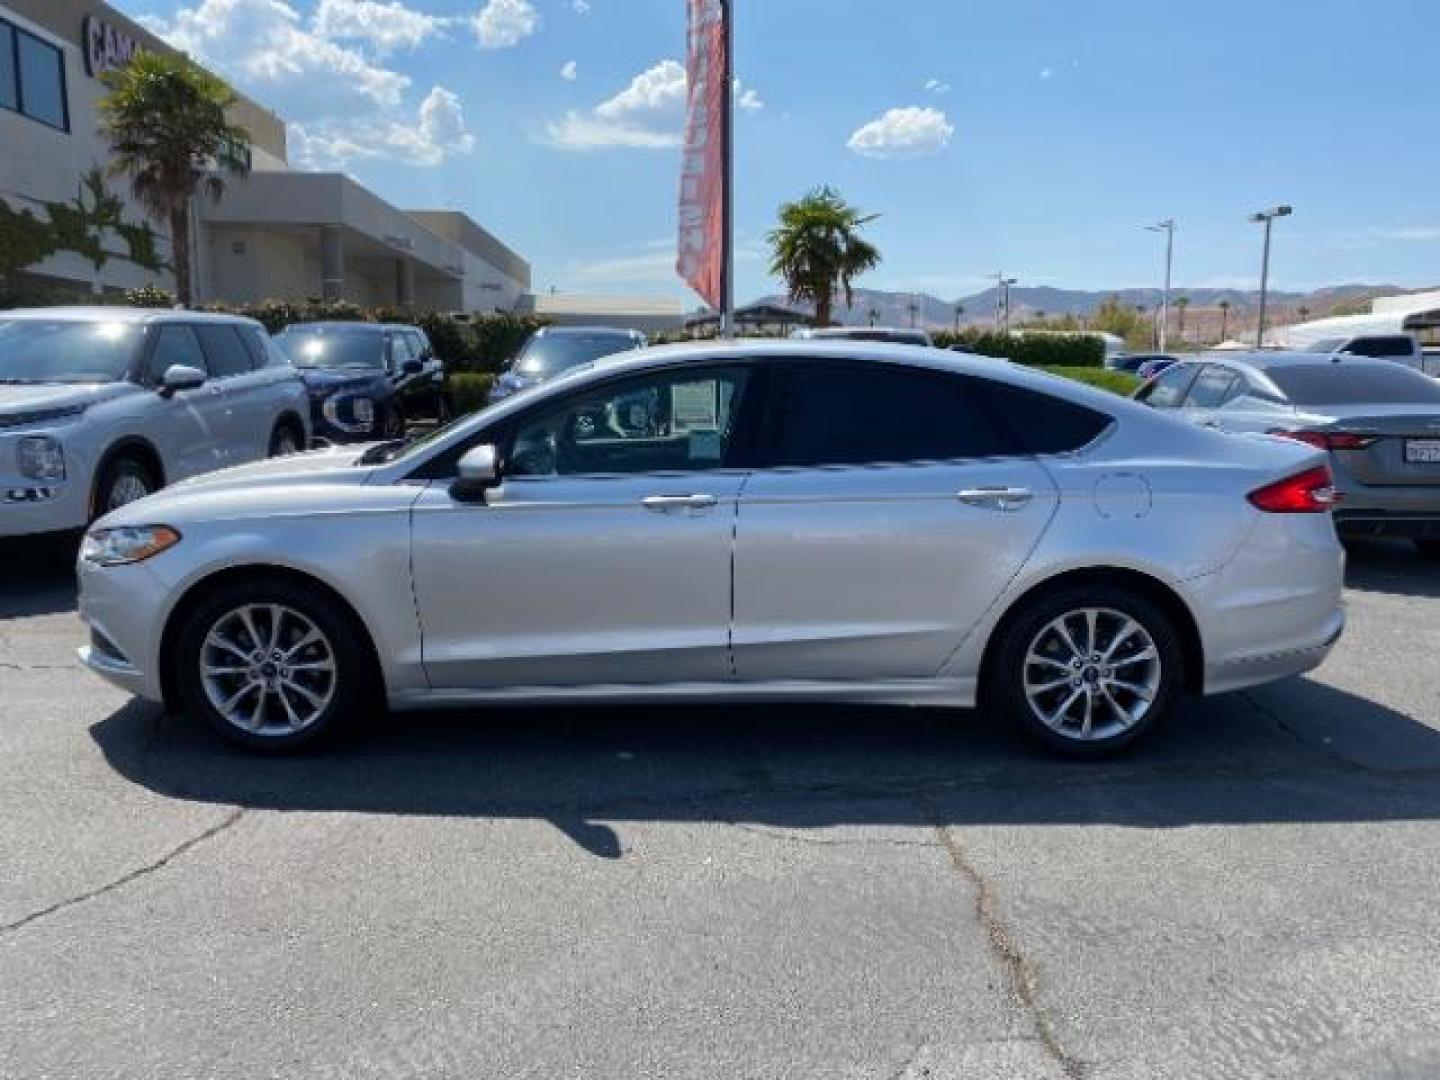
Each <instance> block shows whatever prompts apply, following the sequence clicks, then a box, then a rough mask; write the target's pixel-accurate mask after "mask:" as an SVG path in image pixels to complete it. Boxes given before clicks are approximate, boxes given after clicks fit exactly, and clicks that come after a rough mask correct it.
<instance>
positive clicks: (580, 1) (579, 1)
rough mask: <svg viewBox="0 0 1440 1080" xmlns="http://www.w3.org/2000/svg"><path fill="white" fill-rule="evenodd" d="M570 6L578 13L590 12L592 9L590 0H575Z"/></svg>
mask: <svg viewBox="0 0 1440 1080" xmlns="http://www.w3.org/2000/svg"><path fill="white" fill-rule="evenodd" d="M570 7H571V8H573V9H574V11H575V14H576V15H585V14H588V13H589V11H590V0H573V2H572V3H571V4H570Z"/></svg>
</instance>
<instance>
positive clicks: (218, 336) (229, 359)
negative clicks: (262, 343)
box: [195, 325, 254, 379]
mask: <svg viewBox="0 0 1440 1080" xmlns="http://www.w3.org/2000/svg"><path fill="white" fill-rule="evenodd" d="M195 334H196V336H197V337H199V338H200V345H201V347H202V348H203V349H204V350H205V359H206V361H207V362H208V364H209V366H210V375H211V377H212V378H216V379H224V378H228V377H229V376H232V375H248V374H249V373H250V371H251V370H252V368H253V366H254V365H253V362H252V361H251V359H250V350H248V349H247V348H245V343H244V342H243V341H241V340H240V335H239V333H238V332H237V331H236V329H235V327H233V326H223V325H211V326H197V327H196V328H195Z"/></svg>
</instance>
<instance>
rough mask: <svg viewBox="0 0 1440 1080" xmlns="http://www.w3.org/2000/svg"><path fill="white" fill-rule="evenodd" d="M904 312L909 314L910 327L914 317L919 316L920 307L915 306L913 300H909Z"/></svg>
mask: <svg viewBox="0 0 1440 1080" xmlns="http://www.w3.org/2000/svg"><path fill="white" fill-rule="evenodd" d="M906 310H907V311H909V312H910V325H911V326H914V325H915V316H917V315H919V314H920V305H919V304H917V303H916V302H915V301H914V300H911V301H910V304H909V306H908V307H907V308H906Z"/></svg>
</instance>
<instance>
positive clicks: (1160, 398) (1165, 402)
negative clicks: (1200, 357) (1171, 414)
mask: <svg viewBox="0 0 1440 1080" xmlns="http://www.w3.org/2000/svg"><path fill="white" fill-rule="evenodd" d="M1195 371H1196V368H1195V365H1194V364H1175V365H1173V366H1171V367H1168V368H1166V369H1165V370H1164V371H1162V372H1161V373H1160V374H1159V375H1157V376H1156V377H1155V378H1154V379H1152V380H1151V381H1150V382H1149V383H1148V384H1147V385H1146V386H1145V387H1144V388H1143V389H1142V390H1141V391H1140V393H1138V394H1136V395H1135V400H1136V401H1143V402H1144V403H1145V404H1146V405H1149V406H1151V407H1152V408H1155V409H1178V408H1179V407H1180V403H1181V402H1182V401H1184V400H1185V391H1187V390H1189V389H1190V383H1191V381H1192V380H1193V379H1194V378H1195Z"/></svg>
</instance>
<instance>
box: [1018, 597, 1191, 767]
mask: <svg viewBox="0 0 1440 1080" xmlns="http://www.w3.org/2000/svg"><path fill="white" fill-rule="evenodd" d="M997 648H998V650H999V651H998V653H997V654H996V662H995V664H994V665H993V670H992V679H993V682H992V684H991V686H990V687H989V690H990V691H991V698H990V700H992V701H993V702H994V703H995V704H998V705H999V706H1000V707H1001V708H1003V709H1004V710H1005V712H1006V713H1007V715H1008V716H1009V718H1010V719H1011V720H1012V721H1014V722H1015V724H1016V725H1017V726H1018V727H1019V728H1020V730H1021V731H1023V732H1024V733H1025V734H1026V735H1028V736H1029V737H1031V738H1032V739H1035V740H1037V741H1039V742H1040V743H1041V744H1043V745H1045V746H1047V747H1049V748H1050V749H1052V750H1055V751H1057V752H1059V753H1061V754H1063V755H1065V756H1069V757H1077V758H1093V757H1101V756H1104V755H1106V754H1110V753H1114V752H1115V751H1117V750H1120V749H1122V748H1124V747H1127V746H1130V745H1132V744H1133V743H1135V742H1136V741H1137V740H1139V739H1141V738H1142V737H1144V736H1146V735H1147V734H1149V733H1150V732H1152V731H1154V730H1155V728H1157V727H1158V726H1159V725H1160V724H1161V723H1163V722H1164V720H1165V719H1166V718H1167V717H1169V715H1170V714H1171V713H1173V712H1174V711H1175V708H1176V706H1177V704H1178V702H1179V698H1180V694H1181V689H1182V686H1183V672H1182V665H1183V652H1182V649H1181V643H1180V638H1179V634H1178V633H1177V631H1176V629H1175V626H1174V623H1173V621H1172V620H1171V618H1170V616H1169V615H1167V614H1166V613H1165V612H1164V611H1163V610H1161V609H1160V608H1159V607H1158V606H1157V605H1155V604H1154V603H1152V602H1151V601H1150V600H1149V599H1147V598H1145V597H1143V596H1139V595H1136V594H1134V593H1130V592H1127V591H1125V590H1123V589H1118V588H1112V587H1109V586H1094V587H1087V586H1080V587H1076V588H1071V589H1065V590H1062V591H1059V592H1056V593H1052V594H1050V595H1047V596H1041V597H1038V598H1037V599H1035V600H1034V601H1032V602H1030V603H1029V604H1027V606H1026V607H1025V608H1024V609H1023V610H1022V611H1021V612H1020V613H1019V614H1018V616H1017V617H1015V618H1014V619H1012V620H1011V621H1010V622H1009V624H1008V626H1007V627H1006V629H1005V630H1004V632H1003V634H1002V637H1001V639H1000V640H999V642H998V644H997Z"/></svg>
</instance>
